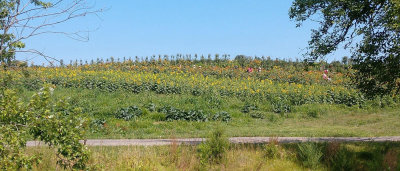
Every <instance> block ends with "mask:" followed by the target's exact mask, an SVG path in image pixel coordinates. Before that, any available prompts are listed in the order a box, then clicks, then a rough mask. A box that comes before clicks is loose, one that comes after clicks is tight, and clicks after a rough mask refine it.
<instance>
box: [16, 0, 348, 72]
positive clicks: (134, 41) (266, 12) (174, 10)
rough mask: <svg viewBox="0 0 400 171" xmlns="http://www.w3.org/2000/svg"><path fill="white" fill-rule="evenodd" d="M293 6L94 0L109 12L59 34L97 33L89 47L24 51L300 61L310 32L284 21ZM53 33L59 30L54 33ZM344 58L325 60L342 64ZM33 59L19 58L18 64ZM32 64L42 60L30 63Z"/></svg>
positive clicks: (50, 41) (262, 1)
mask: <svg viewBox="0 0 400 171" xmlns="http://www.w3.org/2000/svg"><path fill="white" fill-rule="evenodd" d="M291 3H292V1H291V0H279V1H276V0H275V1H272V0H125V1H112V0H97V1H96V8H107V9H108V10H106V11H105V12H104V13H102V14H100V17H101V19H99V18H97V17H93V16H92V17H86V18H80V19H78V20H76V21H74V22H72V23H68V24H64V25H63V26H62V27H63V29H67V30H72V31H76V30H80V29H82V28H83V29H89V30H95V31H93V32H91V33H90V35H89V37H90V40H89V41H88V42H79V41H75V40H73V39H69V38H67V37H63V36H61V35H45V36H40V37H35V38H32V39H30V40H29V41H27V42H26V43H27V48H34V49H37V50H40V51H43V52H44V53H45V54H46V55H49V56H52V57H55V58H57V59H64V61H65V62H66V63H69V61H70V60H75V59H78V60H79V59H82V60H88V61H90V60H91V59H94V60H95V59H96V58H108V57H111V56H113V57H115V58H123V57H134V56H151V55H158V54H162V55H164V54H166V55H174V54H177V53H181V54H195V53H197V54H205V55H206V54H216V53H219V54H230V55H231V56H232V57H234V56H235V55H238V54H244V55H249V56H254V55H257V56H271V57H272V58H281V59H289V58H291V59H296V58H298V59H302V53H304V52H305V50H304V49H305V48H306V47H307V41H308V40H309V39H310V30H311V29H312V28H316V27H318V25H316V23H311V22H308V23H306V24H305V25H303V27H301V28H296V27H295V26H296V23H295V22H294V21H291V20H290V19H289V16H288V10H289V8H290V5H291ZM55 29H57V27H55ZM344 55H348V53H347V52H345V51H343V50H340V51H339V52H337V53H335V54H332V55H330V56H328V57H326V58H327V59H328V60H334V59H336V60H340V59H341V58H342V57H343V56H344ZM31 57H34V56H32V55H29V54H18V55H17V58H18V59H28V58H31ZM33 61H34V62H35V63H36V64H41V63H42V62H44V61H45V60H44V59H43V58H41V57H36V58H34V59H33Z"/></svg>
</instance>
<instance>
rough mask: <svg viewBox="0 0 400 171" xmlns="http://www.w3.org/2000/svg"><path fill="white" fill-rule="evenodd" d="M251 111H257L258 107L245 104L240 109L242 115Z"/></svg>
mask: <svg viewBox="0 0 400 171" xmlns="http://www.w3.org/2000/svg"><path fill="white" fill-rule="evenodd" d="M252 110H258V106H257V105H253V104H246V105H244V106H243V107H242V112H243V113H250V112H251V111H252Z"/></svg>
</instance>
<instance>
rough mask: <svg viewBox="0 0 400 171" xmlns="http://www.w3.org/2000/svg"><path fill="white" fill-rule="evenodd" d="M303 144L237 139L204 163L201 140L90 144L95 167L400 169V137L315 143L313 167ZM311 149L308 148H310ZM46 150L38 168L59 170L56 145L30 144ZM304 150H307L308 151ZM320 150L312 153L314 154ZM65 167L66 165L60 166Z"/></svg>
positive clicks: (40, 151)
mask: <svg viewBox="0 0 400 171" xmlns="http://www.w3.org/2000/svg"><path fill="white" fill-rule="evenodd" d="M301 145H303V144H300V145H299V144H276V146H279V148H277V151H276V153H279V154H280V157H275V158H270V157H267V155H268V154H267V153H269V152H270V151H267V150H265V148H266V147H267V146H265V145H231V146H230V148H229V149H228V150H227V151H226V153H225V154H224V155H223V157H222V159H221V161H220V162H218V163H212V162H211V163H205V164H204V163H201V162H200V161H201V159H200V158H199V153H198V150H197V147H196V146H178V145H169V146H156V147H142V146H124V147H90V150H91V157H90V161H89V165H90V166H91V167H92V168H94V169H95V170H365V171H368V170H371V171H372V170H398V169H400V167H399V166H400V165H399V163H400V144H399V143H343V144H339V143H328V144H315V145H316V146H318V148H315V149H308V150H312V151H315V150H316V149H317V150H318V151H319V152H321V153H322V157H321V158H320V160H318V161H316V162H315V163H314V166H313V167H310V166H309V165H308V164H307V162H306V161H304V159H303V158H302V157H301V156H299V154H300V150H299V148H298V146H301ZM305 152H306V153H309V152H308V151H305ZM27 153H41V154H42V155H43V156H45V157H43V158H42V162H41V163H40V164H39V165H37V166H35V167H34V169H33V170H57V168H56V156H55V155H54V150H53V149H48V148H41V147H38V148H28V149H27ZM302 153H304V151H303V152H302ZM313 155H314V154H312V153H310V155H309V157H313ZM59 170H61V169H59Z"/></svg>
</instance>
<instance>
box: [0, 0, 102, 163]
mask: <svg viewBox="0 0 400 171" xmlns="http://www.w3.org/2000/svg"><path fill="white" fill-rule="evenodd" d="M90 9H91V8H90V6H88V5H87V3H86V0H74V1H69V0H57V1H41V0H1V1H0V65H3V69H7V68H8V67H10V66H14V67H15V66H20V67H24V66H26V64H22V63H20V62H18V61H16V60H15V54H16V53H19V52H21V53H33V54H36V55H40V56H43V57H44V58H45V59H48V58H51V57H48V56H46V55H44V54H43V53H41V52H39V51H37V50H34V49H24V48H25V44H24V40H26V39H29V38H31V37H33V36H39V35H42V34H62V35H67V36H68V37H71V38H73V39H77V40H85V39H86V38H85V37H84V36H81V34H80V32H75V33H68V32H63V31H56V30H54V26H55V25H58V24H61V23H65V22H68V21H70V20H72V19H75V18H78V17H83V16H86V15H88V14H93V13H98V12H101V10H94V11H90ZM49 62H50V61H49ZM50 64H51V62H50ZM10 80H12V78H11V76H9V75H5V76H3V77H2V80H0V82H1V85H0V170H19V169H24V168H25V169H31V168H32V166H33V165H34V164H35V163H38V162H39V161H40V156H37V155H27V154H25V152H24V147H25V146H26V142H27V139H28V137H29V138H34V139H35V140H40V141H43V142H45V143H46V144H47V145H49V146H51V147H55V148H56V149H57V158H58V161H57V163H58V164H59V165H60V166H63V167H64V168H66V169H85V168H86V163H87V161H88V151H87V149H86V147H85V146H84V145H83V144H81V143H80V142H79V140H82V139H83V135H84V133H83V127H84V123H85V120H84V119H82V118H80V117H79V116H80V113H81V112H80V110H79V109H75V108H71V107H70V105H69V104H68V103H67V102H66V101H65V100H60V101H58V102H56V103H54V102H53V101H54V100H53V99H52V98H51V92H52V88H51V87H50V86H46V87H45V88H43V89H42V90H41V91H40V92H39V93H37V94H35V95H34V96H33V97H32V98H31V99H30V101H29V103H28V104H26V103H23V102H22V101H21V100H19V98H18V95H17V93H16V92H15V91H13V90H11V89H9V88H8V83H9V82H10Z"/></svg>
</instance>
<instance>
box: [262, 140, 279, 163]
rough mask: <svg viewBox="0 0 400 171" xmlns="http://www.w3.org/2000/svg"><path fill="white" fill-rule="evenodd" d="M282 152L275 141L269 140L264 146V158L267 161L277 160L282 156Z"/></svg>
mask: <svg viewBox="0 0 400 171" xmlns="http://www.w3.org/2000/svg"><path fill="white" fill-rule="evenodd" d="M283 150H284V149H283V148H282V147H281V146H279V144H278V142H277V141H274V140H271V142H269V143H268V144H266V145H265V146H264V156H265V158H267V159H279V158H282V157H283V155H284V153H283Z"/></svg>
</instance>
